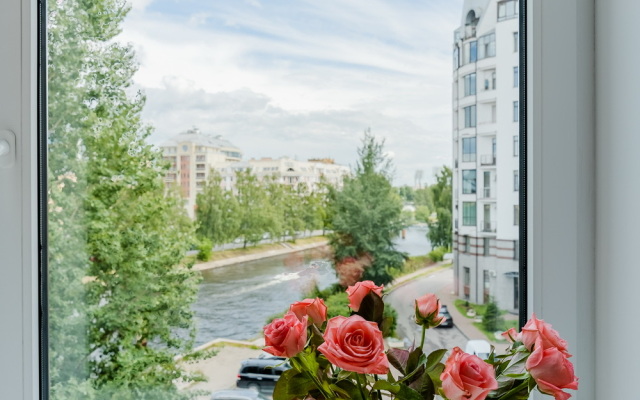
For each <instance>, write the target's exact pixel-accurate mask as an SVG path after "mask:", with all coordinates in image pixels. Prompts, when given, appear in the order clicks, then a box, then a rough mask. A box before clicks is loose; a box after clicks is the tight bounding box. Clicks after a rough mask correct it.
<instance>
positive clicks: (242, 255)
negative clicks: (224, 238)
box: [193, 237, 329, 271]
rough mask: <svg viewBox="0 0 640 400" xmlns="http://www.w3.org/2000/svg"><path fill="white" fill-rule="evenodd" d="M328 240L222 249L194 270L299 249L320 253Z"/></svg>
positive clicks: (227, 264) (308, 239)
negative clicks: (314, 250)
mask: <svg viewBox="0 0 640 400" xmlns="http://www.w3.org/2000/svg"><path fill="white" fill-rule="evenodd" d="M328 245H329V241H328V240H327V239H326V238H324V237H314V238H305V239H300V240H299V241H297V242H296V243H292V242H281V243H274V244H270V245H260V246H256V247H254V248H249V249H233V250H223V251H222V252H220V253H221V254H217V255H215V257H214V259H213V260H211V261H206V262H202V263H197V264H195V265H194V266H193V269H194V270H196V271H206V270H209V269H213V268H220V267H226V266H229V265H234V264H239V263H243V262H247V261H255V260H261V259H264V258H270V257H275V256H279V255H285V254H291V253H297V252H300V251H305V250H310V249H318V250H319V251H320V252H321V253H324V252H325V251H329V248H328Z"/></svg>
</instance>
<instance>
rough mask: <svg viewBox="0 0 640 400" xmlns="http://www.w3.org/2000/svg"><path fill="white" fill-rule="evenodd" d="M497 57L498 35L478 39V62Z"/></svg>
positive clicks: (491, 34)
mask: <svg viewBox="0 0 640 400" xmlns="http://www.w3.org/2000/svg"><path fill="white" fill-rule="evenodd" d="M495 56H496V34H495V33H490V34H488V35H484V36H482V37H481V38H479V39H478V60H482V59H483V58H487V57H495Z"/></svg>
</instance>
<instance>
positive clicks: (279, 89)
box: [119, 0, 462, 186]
mask: <svg viewBox="0 0 640 400" xmlns="http://www.w3.org/2000/svg"><path fill="white" fill-rule="evenodd" d="M131 4H132V10H131V12H130V14H129V16H128V17H127V19H126V20H125V22H124V26H123V32H122V34H121V35H120V37H119V40H121V41H124V42H130V43H131V44H132V45H133V46H134V48H135V50H136V55H137V60H138V63H139V70H138V72H137V74H136V75H135V78H134V81H135V85H136V87H137V88H139V89H142V90H143V92H144V93H145V94H146V96H147V104H146V107H145V109H144V112H143V119H144V120H145V122H146V123H148V124H150V125H152V126H153V127H154V133H153V135H152V136H151V137H150V141H151V142H152V143H153V144H161V143H162V142H163V141H164V140H166V139H167V138H170V137H172V136H175V135H177V134H178V133H180V132H182V131H185V130H187V129H191V128H193V127H197V128H199V129H200V130H201V131H202V132H203V133H207V134H211V135H214V136H215V135H221V136H222V137H223V138H224V139H227V140H229V141H230V142H231V143H233V144H234V145H236V146H237V147H239V148H240V149H241V150H242V152H243V153H244V158H245V159H250V158H260V157H274V158H275V157H291V158H296V159H299V160H306V159H308V158H326V157H328V158H333V159H335V161H336V162H337V163H339V164H343V165H349V166H352V167H353V166H354V165H355V162H356V160H357V148H358V146H359V145H360V142H361V139H362V137H363V134H364V131H365V130H366V129H370V130H371V133H372V134H374V135H375V136H376V137H377V138H378V139H379V140H384V141H385V151H386V152H387V155H388V156H389V157H391V158H393V164H394V167H395V174H394V182H393V183H394V185H396V186H398V185H414V183H415V175H416V171H423V179H422V183H423V184H425V183H432V182H433V181H434V178H433V174H434V170H436V169H437V168H439V167H441V166H442V165H449V166H450V165H451V152H452V149H451V92H452V89H451V81H452V41H453V30H454V29H455V28H456V27H457V26H458V25H459V24H460V18H461V17H460V13H461V9H462V0H422V1H414V0H207V1H203V0H133V1H132V3H131Z"/></svg>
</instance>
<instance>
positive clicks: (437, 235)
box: [427, 166, 453, 248]
mask: <svg viewBox="0 0 640 400" xmlns="http://www.w3.org/2000/svg"><path fill="white" fill-rule="evenodd" d="M452 176H453V175H452V172H451V168H449V167H447V166H443V167H442V169H441V170H440V171H439V172H438V173H437V174H436V183H435V184H434V185H432V186H430V187H429V190H430V191H431V195H432V199H433V204H434V208H435V213H436V218H435V219H432V218H429V220H428V221H427V224H428V225H429V231H428V232H427V238H428V239H429V241H430V242H431V245H432V246H433V247H434V248H435V247H440V246H443V247H446V248H451V240H452V236H453V226H452V225H451V208H452V204H453V203H452V201H453V199H452V197H451V179H452Z"/></svg>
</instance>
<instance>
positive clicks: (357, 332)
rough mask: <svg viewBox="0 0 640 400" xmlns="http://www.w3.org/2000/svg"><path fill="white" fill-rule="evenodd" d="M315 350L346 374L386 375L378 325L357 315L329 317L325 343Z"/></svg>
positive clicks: (382, 345)
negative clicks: (350, 372)
mask: <svg viewBox="0 0 640 400" xmlns="http://www.w3.org/2000/svg"><path fill="white" fill-rule="evenodd" d="M318 351H320V352H321V353H322V354H324V355H325V357H327V359H328V360H329V361H330V362H331V363H332V364H334V365H337V366H338V367H340V368H342V369H344V370H347V371H352V372H359V373H361V374H386V373H387V372H389V361H388V360H387V356H386V355H385V353H384V343H383V341H382V332H380V329H378V324H376V323H375V322H371V321H367V320H365V319H364V318H362V317H361V316H359V315H352V316H351V317H349V318H347V317H343V316H338V317H335V318H331V319H330V320H329V322H327V329H326V330H325V332H324V343H323V344H321V345H320V346H319V347H318Z"/></svg>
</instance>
